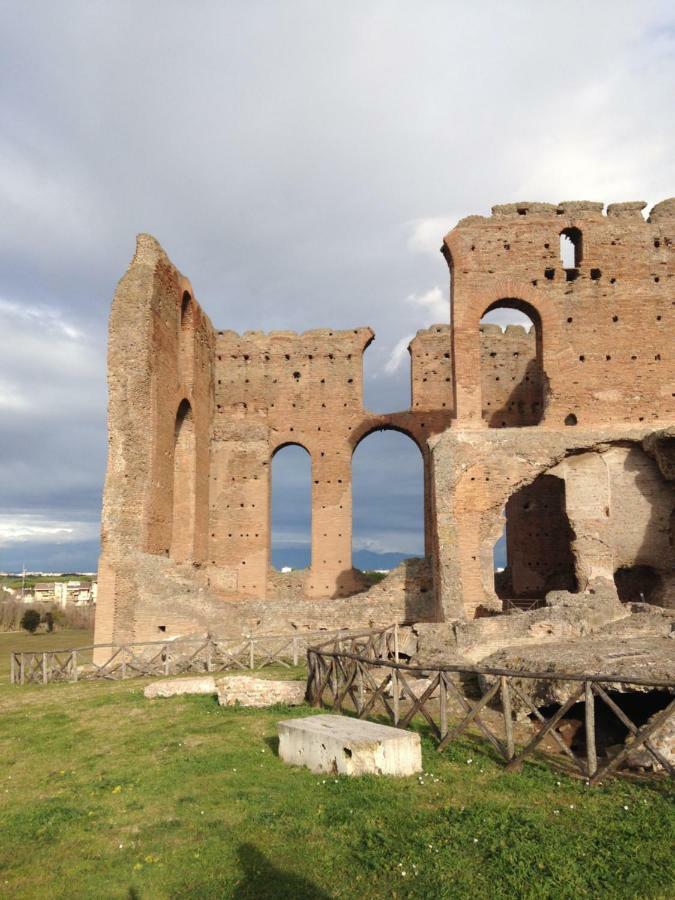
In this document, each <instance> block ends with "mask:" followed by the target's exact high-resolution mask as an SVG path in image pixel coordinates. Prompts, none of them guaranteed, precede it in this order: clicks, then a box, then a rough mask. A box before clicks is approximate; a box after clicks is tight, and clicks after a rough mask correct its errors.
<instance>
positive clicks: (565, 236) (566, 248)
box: [560, 227, 583, 271]
mask: <svg viewBox="0 0 675 900" xmlns="http://www.w3.org/2000/svg"><path fill="white" fill-rule="evenodd" d="M582 256H583V238H582V235H581V231H579V229H578V228H574V227H572V228H563V230H562V231H561V232H560V261H561V263H562V267H563V269H565V270H566V271H570V270H573V269H578V268H579V266H580V265H581V259H582Z"/></svg>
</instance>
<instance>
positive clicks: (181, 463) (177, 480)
mask: <svg viewBox="0 0 675 900" xmlns="http://www.w3.org/2000/svg"><path fill="white" fill-rule="evenodd" d="M196 465H197V456H196V445H195V427H194V419H193V416H192V408H191V406H190V404H189V402H188V401H187V400H182V401H181V403H180V405H179V407H178V412H177V414H176V426H175V431H174V450H173V516H172V522H171V552H170V555H171V558H172V559H173V560H175V561H176V562H187V561H189V560H191V559H192V556H193V553H194V533H195V492H196V486H197V484H196V482H197V478H196Z"/></svg>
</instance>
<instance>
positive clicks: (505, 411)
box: [480, 298, 546, 428]
mask: <svg viewBox="0 0 675 900" xmlns="http://www.w3.org/2000/svg"><path fill="white" fill-rule="evenodd" d="M480 354H481V391H482V417H483V420H484V421H485V422H487V423H488V425H489V426H490V427H491V428H520V427H523V426H526V425H537V424H538V423H539V422H540V421H541V420H542V417H543V414H544V394H545V381H546V377H545V374H544V367H543V335H542V327H541V318H540V316H539V313H538V312H537V310H536V309H535V308H534V307H533V306H531V305H530V304H529V303H525V302H524V301H522V300H518V299H517V298H508V299H504V300H498V301H497V302H496V303H493V304H492V305H491V306H489V307H488V309H487V310H486V311H485V313H484V314H483V317H482V318H481V320H480Z"/></svg>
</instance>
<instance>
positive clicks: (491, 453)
mask: <svg viewBox="0 0 675 900" xmlns="http://www.w3.org/2000/svg"><path fill="white" fill-rule="evenodd" d="M660 433H661V434H663V432H660ZM568 434H569V432H568V431H566V430H565V429H563V430H557V431H556V430H547V429H529V428H526V429H503V430H501V431H497V430H494V431H493V430H486V431H470V430H463V431H454V430H453V429H450V430H449V431H447V432H446V433H445V434H444V435H443V436H442V437H441V438H439V439H438V440H437V441H436V442H435V445H434V448H433V453H432V463H433V465H432V471H433V498H434V506H435V511H436V523H437V530H438V538H437V545H436V547H435V554H434V560H435V566H436V568H435V588H436V590H437V591H438V599H439V604H440V606H441V608H442V610H443V616H444V618H446V619H455V618H464V617H467V618H473V617H475V616H476V615H477V614H478V615H480V614H481V613H485V612H492V613H494V612H499V611H501V608H502V604H501V600H500V599H499V598H498V597H497V596H496V593H495V588H494V575H493V573H494V562H493V548H494V544H495V541H496V540H497V538H498V537H499V535H500V533H501V530H502V524H503V514H502V510H503V509H504V507H505V506H506V507H507V509H508V506H509V503H510V502H511V498H514V497H515V498H517V499H516V501H515V502H514V503H513V504H512V509H511V512H512V514H515V518H514V519H513V520H512V534H511V538H510V540H511V550H512V552H513V550H514V549H515V551H516V552H515V554H513V556H512V562H513V563H514V565H515V572H516V576H515V577H516V585H514V587H516V596H518V588H520V590H524V591H526V592H527V594H526V595H529V596H535V595H536V592H537V591H539V596H540V597H541V598H542V599H543V597H544V596H545V594H546V593H547V591H549V590H553V589H554V587H555V586H554V584H553V582H552V581H549V576H550V572H551V571H552V570H554V569H555V570H557V569H558V563H557V562H556V559H558V562H559V561H560V559H561V558H563V557H564V554H565V552H566V551H567V550H571V552H572V553H573V556H574V567H575V575H576V581H577V588H576V589H577V590H578V591H580V592H583V591H586V590H587V589H588V588H589V585H590V584H591V583H592V582H593V581H595V580H597V579H598V578H601V579H604V580H606V581H607V582H608V583H610V584H611V583H612V582H613V579H614V575H615V572H616V571H617V570H618V569H620V568H622V567H625V566H629V567H634V566H649V567H652V568H653V569H654V570H655V572H656V573H657V574H658V578H659V590H658V592H657V593H655V594H654V595H653V597H652V598H651V599H652V600H653V602H658V603H661V604H662V605H665V606H670V605H671V604H672V585H673V583H674V579H675V556H674V555H673V553H672V543H671V538H670V521H671V516H672V511H673V508H674V507H675V482H673V481H669V480H666V479H665V478H663V475H662V473H661V471H660V469H659V467H658V465H657V464H656V462H655V460H654V459H652V458H651V456H650V455H648V453H647V449H645V448H649V447H650V446H653V444H654V437H655V435H654V433H653V432H651V431H647V430H645V429H644V428H643V429H624V428H613V429H612V428H604V429H592V430H577V431H575V433H574V436H575V441H574V444H570V442H569V439H568ZM542 476H545V477H547V478H551V481H550V482H549V483H550V484H553V483H554V482H555V481H556V480H558V479H559V480H561V481H563V482H564V485H565V513H566V517H567V518H568V520H569V526H570V531H569V533H568V538H567V541H563V537H564V535H563V532H562V530H561V529H560V528H558V531H557V532H549V533H548V535H547V533H546V528H547V522H549V524H552V523H550V520H549V519H548V518H547V516H546V515H543V514H539V513H538V512H537V511H536V510H534V511H533V512H534V519H535V528H531V526H530V520H529V513H530V510H523V509H522V507H521V509H520V511H518V508H517V507H518V504H519V502H520V503H521V504H522V503H527V502H528V495H531V494H532V491H531V490H528V487H531V486H535V488H534V491H535V497H536V498H537V499H538V501H539V502H541V503H542V504H543V503H544V502H546V503H547V504H548V503H549V502H551V497H550V491H548V490H547V491H542V490H541V488H540V487H537V485H541V483H542V482H541V480H540V479H541V478H542ZM530 499H531V497H530ZM542 512H548V510H544V511H542ZM507 534H508V529H507ZM551 534H553V540H551V536H550V535H551ZM549 541H550V543H549ZM535 559H538V560H541V561H542V564H543V565H544V569H543V570H540V571H543V572H545V573H546V577H543V578H542V577H540V576H539V572H538V570H537V568H536V567H533V566H529V565H528V563H532V562H533V561H534V560H535ZM631 599H635V600H640V599H641V598H640V597H639V596H638V597H633V598H631ZM645 599H649V598H645Z"/></svg>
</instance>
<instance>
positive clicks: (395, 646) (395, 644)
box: [394, 622, 400, 662]
mask: <svg viewBox="0 0 675 900" xmlns="http://www.w3.org/2000/svg"><path fill="white" fill-rule="evenodd" d="M394 662H400V660H399V657H398V622H396V623H395V624H394Z"/></svg>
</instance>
